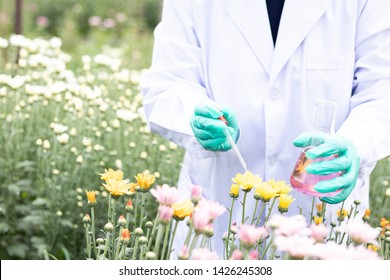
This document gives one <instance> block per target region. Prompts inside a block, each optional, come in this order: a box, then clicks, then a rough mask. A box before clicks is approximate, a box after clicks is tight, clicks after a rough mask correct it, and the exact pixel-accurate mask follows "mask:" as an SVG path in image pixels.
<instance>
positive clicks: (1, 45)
mask: <svg viewBox="0 0 390 280" xmlns="http://www.w3.org/2000/svg"><path fill="white" fill-rule="evenodd" d="M8 46H9V43H8V40H7V39H4V38H1V37H0V48H3V49H5V48H8Z"/></svg>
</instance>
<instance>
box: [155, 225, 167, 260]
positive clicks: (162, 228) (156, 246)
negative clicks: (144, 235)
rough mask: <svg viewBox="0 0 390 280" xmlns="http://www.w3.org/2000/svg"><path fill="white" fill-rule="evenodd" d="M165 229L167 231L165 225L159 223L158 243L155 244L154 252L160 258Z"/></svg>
mask: <svg viewBox="0 0 390 280" xmlns="http://www.w3.org/2000/svg"><path fill="white" fill-rule="evenodd" d="M164 231H165V225H164V224H159V226H158V231H157V238H156V244H155V245H154V253H155V254H156V257H157V258H158V254H159V252H160V243H161V240H162V238H163V237H164Z"/></svg>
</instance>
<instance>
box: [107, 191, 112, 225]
mask: <svg viewBox="0 0 390 280" xmlns="http://www.w3.org/2000/svg"><path fill="white" fill-rule="evenodd" d="M110 220H111V194H110V196H109V197H108V212H107V222H109V221H110Z"/></svg>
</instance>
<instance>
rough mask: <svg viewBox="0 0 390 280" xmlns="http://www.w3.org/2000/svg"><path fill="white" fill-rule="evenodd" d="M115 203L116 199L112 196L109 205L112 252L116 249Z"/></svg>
mask: <svg viewBox="0 0 390 280" xmlns="http://www.w3.org/2000/svg"><path fill="white" fill-rule="evenodd" d="M115 204H116V201H115V198H114V199H112V203H111V207H112V209H111V220H112V221H111V222H112V225H113V229H112V252H113V254H114V253H115V252H116V250H115V248H116V246H115V239H116V235H115V227H116V225H115V223H116V221H115ZM114 256H115V255H114Z"/></svg>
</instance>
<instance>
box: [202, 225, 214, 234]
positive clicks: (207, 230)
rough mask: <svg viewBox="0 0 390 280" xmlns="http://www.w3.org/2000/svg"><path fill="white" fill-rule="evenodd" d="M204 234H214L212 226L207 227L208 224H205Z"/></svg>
mask: <svg viewBox="0 0 390 280" xmlns="http://www.w3.org/2000/svg"><path fill="white" fill-rule="evenodd" d="M204 235H206V236H207V237H212V236H213V235H214V230H213V228H212V227H209V226H206V227H205V228H204Z"/></svg>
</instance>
